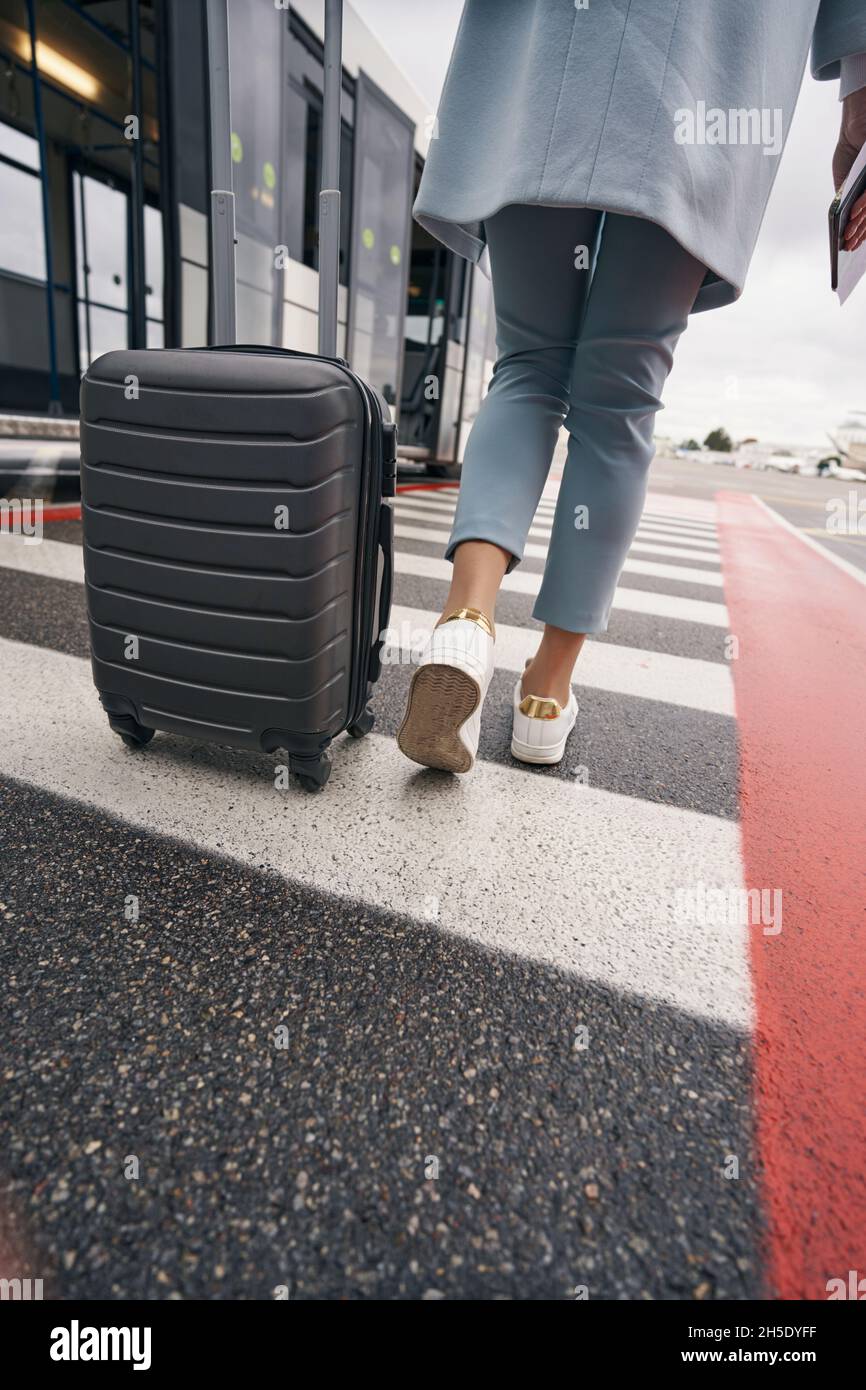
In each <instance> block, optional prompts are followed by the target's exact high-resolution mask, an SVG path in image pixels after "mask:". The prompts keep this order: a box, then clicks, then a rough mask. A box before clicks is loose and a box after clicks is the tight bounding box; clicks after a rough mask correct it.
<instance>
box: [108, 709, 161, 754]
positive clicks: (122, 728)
mask: <svg viewBox="0 0 866 1390" xmlns="http://www.w3.org/2000/svg"><path fill="white" fill-rule="evenodd" d="M108 722H109V724H110V725H111V727H112V729H113V730H114V732H115V733H116V734H119V735H120V737H121V738H122V739H123V741H124V743H125V744H126V746H127V748H143V747H144V745H145V744H146V743H150V740H151V739H152V738H153V735H154V730H153V729H146V728H145V727H144V725H143V724H139V722H138V720H137V719H133V718H132V716H131V715H123V714H121V715H113V716H112V715H109V719H108Z"/></svg>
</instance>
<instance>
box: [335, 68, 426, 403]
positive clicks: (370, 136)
mask: <svg viewBox="0 0 866 1390" xmlns="http://www.w3.org/2000/svg"><path fill="white" fill-rule="evenodd" d="M414 134H415V126H414V125H413V123H412V122H411V121H410V120H409V118H408V117H407V116H406V115H404V113H403V112H402V111H400V110H399V108H398V107H396V106H395V105H394V104H393V102H391V101H389V100H388V98H387V97H386V96H385V94H384V93H383V92H381V91H380V90H379V88H378V87H377V86H376V85H375V83H373V82H371V81H370V79H369V78H368V77H367V76H366V74H365V73H363V72H361V73H359V74H358V85H357V90H356V95H355V172H354V181H353V182H354V208H353V217H352V223H353V225H352V255H351V269H350V278H349V285H350V288H349V348H348V354H347V355H348V358H349V361H350V363H351V364H352V366H353V368H354V369H355V371H356V372H358V373H359V374H360V375H361V376H362V377H364V379H365V380H366V381H368V382H369V383H370V385H371V386H375V387H376V389H377V390H379V391H381V392H382V394H383V396H384V397H385V399H386V400H387V401H388V402H389V404H391V405H392V406H394V407H395V410H396V405H397V402H398V401H399V400H400V386H401V375H402V368H403V318H404V314H405V312H406V287H407V272H408V268H409V254H410V220H409V212H410V204H411V200H412V167H413V158H414Z"/></svg>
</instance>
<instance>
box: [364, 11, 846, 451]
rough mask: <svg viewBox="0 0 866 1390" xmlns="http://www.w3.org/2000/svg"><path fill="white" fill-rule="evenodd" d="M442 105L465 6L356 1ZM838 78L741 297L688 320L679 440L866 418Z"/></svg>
mask: <svg viewBox="0 0 866 1390" xmlns="http://www.w3.org/2000/svg"><path fill="white" fill-rule="evenodd" d="M352 3H353V6H354V8H355V9H356V10H357V11H358V13H359V14H360V15H361V16H362V18H363V19H364V20H365V22H366V23H367V25H368V26H369V27H370V28H371V29H372V30H373V31H374V33H375V34H376V36H377V37H378V38H379V39H380V41H381V42H382V43H383V44H384V46H385V47H386V48H387V49H388V50H389V52H390V53H391V55H392V57H393V58H394V59H395V61H396V62H397V63H399V65H400V67H401V68H402V69H403V70H404V72H406V74H407V75H408V76H409V77H410V78H411V80H412V81H413V82H414V84H415V86H416V87H417V88H418V90H419V91H420V92H421V93H422V95H423V96H424V97H426V99H427V101H428V102H430V104H431V106H434V107H435V105H436V104H437V102H438V99H439V94H440V92H441V88H442V83H443V81H444V78H445V71H446V69H447V66H448V58H449V55H450V52H451V46H452V43H453V40H454V35H455V33H456V31H457V24H458V21H459V18H460V13H461V10H462V8H463V5H462V0H432V3H431V0H352ZM837 89H838V83H837V82H815V81H813V79H812V78H811V76H810V75H809V73H808V69H807V72H806V75H805V77H804V80H803V87H802V91H801V94H800V101H799V104H798V107H797V110H796V112H795V115H794V120H793V123H792V127H791V132H790V135H789V137H788V143H787V145H786V148H785V152H784V154H783V156H782V158H781V166H780V169H779V173H778V176H777V179H776V183H775V186H774V188H773V193H772V195H771V197H770V202H769V204H768V207H767V213H766V216H765V218H764V223H763V226H762V229H761V234H760V237H759V239H758V244H757V248H756V250H755V254H754V257H753V259H752V263H751V267H750V270H749V278H748V280H747V281H746V286H745V289H744V291H743V294H742V296H741V298H740V299H739V300H738V301H737V303H736V304H732V305H730V306H728V307H727V308H724V309H712V310H709V311H707V312H704V313H700V314H695V315H693V316H692V319H691V321H690V324H689V327H688V329H687V331H686V333H685V334H684V335H683V337H682V338H681V339H680V343H679V347H678V348H677V357H676V362H675V365H674V369H673V372H672V374H671V376H670V379H669V382H668V386H667V389H666V391H665V395H664V401H665V409H664V411H663V412H662V413H661V414H660V415H659V417H658V420H657V423H656V429H657V433H658V434H660V435H668V436H670V437H672V438H673V439H675V440H677V441H679V440H680V439H685V438H688V437H690V436H694V437H695V438H697V439H703V438H704V437H705V435H706V434H707V433H708V431H709V430H710V429H712V428H713V427H714V426H716V425H722V426H724V427H725V428H726V429H727V430H728V432H729V433H730V434H731V435H732V436H733V438H734V439H742V438H745V437H747V436H755V437H756V438H758V439H760V440H762V441H766V442H770V441H772V442H774V443H777V444H787V445H793V446H797V445H800V446H820V445H823V444H828V443H829V441H828V439H827V431H828V430H834V429H835V428H836V427H837V426H838V425H839V424H840V423H841V422H842V420H843V418H845V417H847V416H848V415H849V413H850V411H851V410H853V409H859V410H863V411H866V277H864V279H863V281H861V283H860V285H859V286H858V287H857V289H856V290H855V291H854V293H853V295H852V297H851V299H849V300H848V302H847V303H846V304H845V305H844V306H842V307H841V308H840V306H839V302H838V300H837V299H836V296H835V294H833V293H832V291H831V290H830V258H829V249H828V244H827V209H828V207H829V205H830V200H831V198H832V196H833V180H832V177H831V173H830V161H831V159H832V155H833V149H834V147H835V144H836V137H837V134H838V129H839V118H840V105H839V101H838V90H837Z"/></svg>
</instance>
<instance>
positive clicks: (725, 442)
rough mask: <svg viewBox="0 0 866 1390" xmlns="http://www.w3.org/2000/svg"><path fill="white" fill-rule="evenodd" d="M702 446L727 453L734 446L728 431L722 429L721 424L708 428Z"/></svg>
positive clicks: (720, 452)
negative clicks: (708, 430) (715, 427)
mask: <svg viewBox="0 0 866 1390" xmlns="http://www.w3.org/2000/svg"><path fill="white" fill-rule="evenodd" d="M704 447H705V448H706V449H715V451H716V453H718V454H729V453H730V452H731V450H732V449H733V447H734V441H733V440H732V439H731V436H730V435H729V434H728V431H727V430H725V429H722V427H721V425H719V427H718V429H715V430H710V432H709V434H708V435H707V437H706V439H705V440H704Z"/></svg>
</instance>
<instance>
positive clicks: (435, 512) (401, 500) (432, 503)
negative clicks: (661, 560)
mask: <svg viewBox="0 0 866 1390" xmlns="http://www.w3.org/2000/svg"><path fill="white" fill-rule="evenodd" d="M395 505H396V510H397V511H398V512H401V513H403V512H405V513H407V514H411V513H419V512H420V513H423V515H424V516H425V517H426V516H433V517H435V516H440V517H448V518H449V519H451V518H453V516H454V514H455V512H456V510H457V503H456V500H448V499H446V498H440V497H435V496H429V497H428V496H425V494H423V493H421V492H417V491H414V492H407V493H398V494H397V496H396V498H395ZM554 511H555V508H553V507H551V506H549V505H548V504H547V503H545V501H544V500H542V501H541V502H540V503H539V506H538V510H537V512H536V514H535V518H534V521H533V525H534V526H547V527H549V526H550V525H551V523H552V521H553V516H554ZM638 533H639V534H640V533H646V534H648V535H650V534H651V535H658V536H661V537H665V538H667V537H671V538H677V539H679V538H681V539H682V540H683V542H684V543H685V544H687V545H698V544H701V545H708V546H711V547H712V548H713V549H718V545H717V542H716V540H715V526H714V525H712V524H707V523H705V522H698V521H694V522H691V521H675V520H670V519H668V518H657V517H654V516H650V515H648V514H647V513H646V512H645V513H644V515H643V516H642V518H641V522H640V526H639V527H638Z"/></svg>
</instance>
